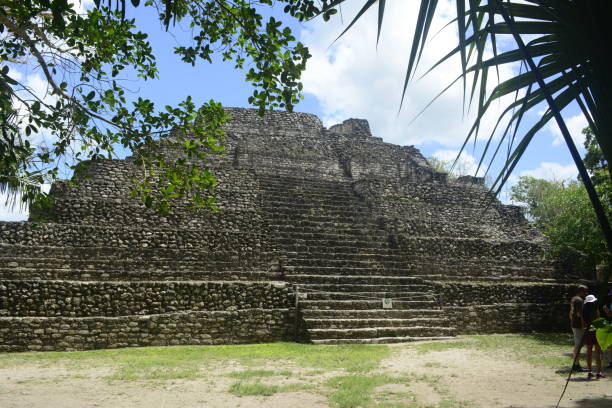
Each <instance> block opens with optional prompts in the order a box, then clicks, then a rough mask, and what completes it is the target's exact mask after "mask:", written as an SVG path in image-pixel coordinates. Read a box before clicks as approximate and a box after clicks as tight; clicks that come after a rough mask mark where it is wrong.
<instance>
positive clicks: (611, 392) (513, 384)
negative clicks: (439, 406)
mask: <svg viewBox="0 0 612 408" xmlns="http://www.w3.org/2000/svg"><path fill="white" fill-rule="evenodd" d="M381 369H382V371H385V372H389V373H397V374H400V373H406V372H412V373H415V374H417V375H418V374H420V375H427V376H441V377H442V381H441V383H442V384H444V386H445V387H446V388H447V389H448V391H449V392H450V394H451V395H452V396H454V397H455V398H456V399H457V400H458V401H470V402H472V403H473V404H474V405H476V406H478V407H482V408H497V407H499V408H509V407H524V408H544V407H546V408H548V407H551V406H553V407H554V406H555V404H556V403H557V399H558V398H559V395H560V393H561V391H562V389H563V386H564V384H565V378H564V377H562V376H560V375H559V374H557V373H555V372H554V371H553V370H551V369H549V368H546V367H538V366H533V365H531V364H529V363H527V362H522V361H516V360H514V359H513V358H512V356H510V355H505V354H504V353H497V355H495V356H492V355H487V354H484V353H483V352H479V351H474V350H453V349H450V350H446V351H438V352H429V353H425V354H423V353H419V352H418V351H415V350H413V349H409V348H402V349H401V350H400V352H399V354H396V355H395V356H394V357H393V358H391V359H388V360H386V361H383V363H382V365H381ZM608 374H610V375H612V372H608ZM602 404H603V405H602ZM561 406H562V407H567V408H570V407H571V408H608V407H610V408H612V380H611V379H610V378H607V379H604V380H598V381H594V380H593V381H585V375H584V374H580V375H579V376H578V377H577V378H576V379H575V380H574V381H572V382H571V383H570V384H569V387H568V390H567V392H566V394H565V397H564V399H563V402H562V404H561Z"/></svg>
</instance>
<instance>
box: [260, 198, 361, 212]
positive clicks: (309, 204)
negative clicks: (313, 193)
mask: <svg viewBox="0 0 612 408" xmlns="http://www.w3.org/2000/svg"><path fill="white" fill-rule="evenodd" d="M338 198H342V199H343V200H342V201H340V202H339V203H338V202H334V203H329V202H325V201H302V200H296V201H287V200H279V201H277V200H264V202H263V209H264V211H269V212H271V213H274V212H276V210H278V209H282V210H284V209H287V210H294V211H297V212H309V211H312V210H314V211H320V212H323V213H327V212H334V211H351V212H365V213H367V214H370V212H371V211H370V207H369V206H367V205H365V204H364V203H362V202H360V201H356V200H353V201H347V199H346V197H338Z"/></svg>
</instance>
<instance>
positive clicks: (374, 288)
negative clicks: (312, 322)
mask: <svg viewBox="0 0 612 408" xmlns="http://www.w3.org/2000/svg"><path fill="white" fill-rule="evenodd" d="M298 286H299V290H300V291H305V292H309V290H317V291H322V292H340V293H346V292H348V293H353V292H384V293H389V292H396V291H397V292H419V293H422V292H425V291H427V290H430V289H431V286H430V285H429V284H427V283H426V282H424V281H421V282H419V283H413V284H409V285H363V284H356V285H350V284H349V285H330V284H301V285H298Z"/></svg>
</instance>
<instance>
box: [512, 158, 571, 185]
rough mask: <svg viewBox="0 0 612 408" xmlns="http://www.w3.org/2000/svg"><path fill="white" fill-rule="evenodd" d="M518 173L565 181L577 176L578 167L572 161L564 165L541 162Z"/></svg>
mask: <svg viewBox="0 0 612 408" xmlns="http://www.w3.org/2000/svg"><path fill="white" fill-rule="evenodd" d="M520 175H521V176H531V177H535V178H541V179H546V180H556V181H565V180H573V179H575V178H576V176H578V169H577V168H576V166H575V165H574V164H573V163H572V164H568V165H566V166H564V165H562V164H559V163H550V162H542V163H540V165H539V166H538V167H536V168H535V169H531V170H523V171H521V172H520Z"/></svg>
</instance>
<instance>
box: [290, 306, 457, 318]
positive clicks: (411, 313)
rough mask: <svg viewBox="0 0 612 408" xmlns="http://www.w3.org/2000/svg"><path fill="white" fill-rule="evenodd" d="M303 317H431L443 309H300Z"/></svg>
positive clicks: (438, 314) (441, 312)
mask: <svg viewBox="0 0 612 408" xmlns="http://www.w3.org/2000/svg"><path fill="white" fill-rule="evenodd" d="M300 312H301V313H302V316H303V317H304V319H374V320H385V319H414V318H420V317H423V316H428V317H431V318H436V319H437V318H443V317H444V313H445V312H444V310H442V309H435V308H426V309H418V308H417V309H370V310H345V309H342V310H340V309H329V310H316V309H300Z"/></svg>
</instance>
